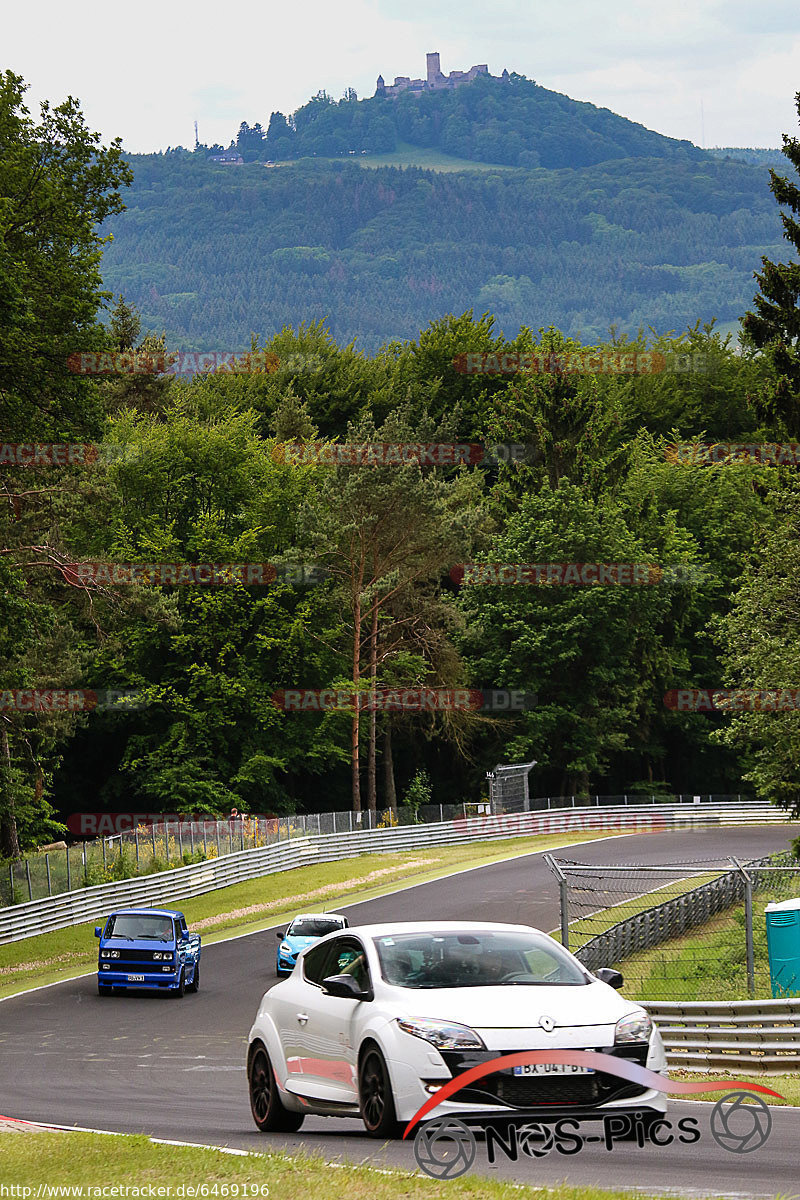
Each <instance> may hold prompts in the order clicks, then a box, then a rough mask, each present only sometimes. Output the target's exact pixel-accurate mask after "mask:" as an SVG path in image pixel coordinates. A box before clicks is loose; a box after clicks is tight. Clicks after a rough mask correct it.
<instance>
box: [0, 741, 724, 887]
mask: <svg viewBox="0 0 800 1200" xmlns="http://www.w3.org/2000/svg"><path fill="white" fill-rule="evenodd" d="M528 765H529V764H524V766H525V767H527V766H528ZM512 770H513V772H514V773H515V774H516V775H517V779H519V773H518V772H519V769H518V768H516V767H515V768H513V769H512ZM747 799H748V798H747V797H745V801H747ZM741 801H742V797H741V796H740V795H703V796H698V795H688V794H687V795H675V796H660V795H655V794H654V795H633V794H631V795H628V796H625V795H619V796H599V795H597V796H579V795H578V796H539V797H529V796H528V795H527V775H526V776H525V786H524V788H523V787H522V786H521V785H519V784H518V785H517V787H516V788H510V789H503V790H502V794H500V793H498V794H497V795H495V796H494V798H493V799H492V800H491V801H488V800H487V801H476V802H471V801H462V802H461V803H459V804H426V805H423V806H422V807H421V808H420V809H419V811H418V812H417V813H415V812H414V811H413V809H411V808H405V807H403V806H402V805H401V806H399V807H398V808H396V809H390V808H387V809H379V810H378V811H377V812H371V811H370V810H368V809H367V810H364V811H363V812H361V813H355V812H352V811H346V812H323V813H298V814H293V815H292V816H284V817H268V816H249V815H247V814H244V815H242V816H241V817H238V818H236V819H229V820H224V821H218V820H213V819H212V820H204V819H193V820H181V821H164V822H161V823H159V822H156V823H154V824H152V825H139V826H137V827H136V828H135V829H131V830H128V831H125V832H123V833H115V834H113V835H111V836H108V837H102V838H95V839H92V840H91V841H90V840H84V841H79V842H75V843H74V844H73V845H69V846H68V845H66V844H58V843H56V844H55V846H54V848H52V849H50V850H47V851H43V852H40V853H37V854H29V855H28V856H26V857H25V858H20V859H13V860H8V859H6V860H5V861H0V908H5V907H8V906H9V905H11V904H20V903H24V902H25V901H29V900H41V899H43V898H44V897H45V896H56V895H60V894H61V893H63V892H69V891H73V890H74V889H75V888H81V887H92V886H94V885H96V884H100V883H111V882H113V881H115V880H120V879H129V878H132V877H134V876H136V875H148V874H152V873H155V872H156V871H164V870H168V869H169V868H171V867H176V866H187V865H189V864H191V863H194V862H202V861H203V860H204V859H208V858H217V857H220V856H222V855H224V854H232V853H235V852H236V851H237V850H252V849H255V848H257V847H259V846H270V845H272V844H274V843H276V842H281V841H288V840H289V838H293V837H308V836H310V835H312V834H317V835H318V836H319V835H323V834H328V833H351V832H355V831H356V830H360V829H388V828H394V827H395V826H398V825H402V826H407V825H414V824H429V823H433V822H436V821H454V820H458V819H459V818H462V817H463V818H469V817H478V816H486V815H491V816H502V815H506V814H515V813H522V812H540V811H549V810H553V809H555V810H561V809H564V808H591V807H598V808H602V807H617V806H624V807H639V806H647V805H653V804H687V805H691V804H698V805H700V804H707V803H712V804H716V803H723V804H724V803H731V804H736V803H737V802H741ZM109 816H110V817H113V816H114V814H109Z"/></svg>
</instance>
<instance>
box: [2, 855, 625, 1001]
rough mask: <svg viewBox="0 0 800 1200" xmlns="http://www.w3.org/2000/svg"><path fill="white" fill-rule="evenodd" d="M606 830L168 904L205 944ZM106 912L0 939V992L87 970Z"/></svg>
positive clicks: (392, 858) (280, 877)
mask: <svg viewBox="0 0 800 1200" xmlns="http://www.w3.org/2000/svg"><path fill="white" fill-rule="evenodd" d="M609 836H613V834H611V833H609V834H606V833H585V832H579V833H574V834H569V833H567V834H563V833H562V834H545V835H542V836H540V837H522V838H520V837H516V838H504V839H502V840H500V841H487V842H471V843H467V844H465V845H461V846H437V847H431V848H430V849H426V850H424V851H420V850H413V851H407V852H404V853H398V854H363V855H360V856H359V857H358V858H348V859H343V860H341V861H340V862H331V863H316V864H314V865H311V866H308V867H295V868H293V869H292V870H290V871H281V872H276V873H275V874H272V875H261V876H259V877H258V878H257V879H250V880H247V882H245V883H237V884H234V885H233V886H231V887H227V888H219V889H218V890H216V891H213V892H207V893H206V894H205V895H204V896H197V897H195V898H194V899H188V900H184V901H179V900H176V901H175V902H174V904H172V905H171V907H176V908H180V909H181V910H182V911H183V912H184V913H185V914H186V919H187V922H188V923H189V925H190V926H191V927H192V928H195V929H199V930H200V931H201V933H202V935H203V942H204V944H205V945H209V944H212V943H213V942H215V941H220V940H221V939H222V938H224V937H226V936H230V935H231V934H234V933H235V934H242V933H258V932H259V930H262V929H269V928H270V927H271V926H273V925H276V924H280V923H281V922H282V921H284V920H288V919H289V918H290V917H292V916H294V914H295V912H297V911H299V910H302V909H309V910H322V909H325V908H327V909H329V910H330V909H333V908H334V907H335V905H336V903H337V902H339V903H345V902H350V901H355V900H368V899H371V898H372V897H374V896H382V895H385V894H386V893H387V892H392V891H396V890H398V889H399V888H401V887H404V886H406V885H407V884H408V883H409V881H412V880H413V882H414V883H425V882H427V881H428V880H431V879H438V878H441V876H443V875H449V874H451V873H452V872H454V871H463V870H468V869H469V868H470V867H476V866H487V865H489V864H490V863H493V862H499V861H501V860H503V859H506V858H515V857H517V856H518V855H522V854H530V853H532V852H535V851H543V850H549V849H554V848H556V847H558V846H566V845H572V844H574V843H576V842H587V841H594V840H596V839H597V838H599V837H609ZM106 915H107V913H105V912H104V911H103V910H102V909H98V912H97V919H96V920H92V921H88V922H86V923H85V924H81V925H72V926H70V927H69V928H68V929H59V930H55V931H54V932H53V933H43V934H39V935H38V936H36V937H31V938H25V939H24V940H23V941H20V942H10V943H9V944H7V945H4V946H0V998H2V997H4V996H12V995H15V994H16V993H17V992H21V991H24V990H25V989H26V988H31V987H38V986H40V985H41V984H45V983H55V982H58V981H59V980H62V979H70V978H74V976H76V975H80V974H83V973H84V972H86V971H91V970H92V968H93V967H95V965H96V963H97V943H96V941H95V939H94V926H95V924H99V923H100V921H101V920H102V919H103V918H104V917H105V916H106Z"/></svg>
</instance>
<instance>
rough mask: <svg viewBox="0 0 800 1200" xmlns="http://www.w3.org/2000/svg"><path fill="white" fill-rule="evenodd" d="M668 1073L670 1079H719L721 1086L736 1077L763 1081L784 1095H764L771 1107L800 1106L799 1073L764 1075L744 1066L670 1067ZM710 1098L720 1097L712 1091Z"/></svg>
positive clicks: (708, 1080)
mask: <svg viewBox="0 0 800 1200" xmlns="http://www.w3.org/2000/svg"><path fill="white" fill-rule="evenodd" d="M668 1074H669V1077H670V1079H701V1080H702V1081H703V1082H704V1083H712V1082H714V1081H715V1080H719V1084H720V1088H726V1087H728V1085H729V1084H731V1083H733V1081H734V1079H744V1080H746V1081H747V1082H748V1083H762V1084H764V1086H765V1087H768V1088H772V1090H773V1091H774V1092H780V1094H781V1095H782V1096H783V1097H784V1099H783V1100H776V1099H775V1097H774V1096H762V1097H761V1099H762V1100H765V1101H766V1103H767V1104H769V1105H770V1107H777V1108H798V1107H800V1076H798V1075H797V1074H793V1075H762V1074H761V1072H760V1071H748V1070H747V1069H746V1068H742V1070H741V1071H684V1070H681V1069H680V1068H678V1067H670V1068H669V1072H668ZM709 1098H710V1099H711V1100H714V1101H716V1100H719V1099H720V1097H719V1096H718V1095H717V1094H716V1093H712V1094H711V1096H710V1097H709ZM701 1099H702V1097H701Z"/></svg>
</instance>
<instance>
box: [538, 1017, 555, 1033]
mask: <svg viewBox="0 0 800 1200" xmlns="http://www.w3.org/2000/svg"><path fill="white" fill-rule="evenodd" d="M539 1024H540V1025H541V1027H542V1029H543V1030H544V1031H545V1033H552V1032H553V1030H554V1029H555V1024H556V1023H555V1021H554V1020H553V1018H552V1017H539Z"/></svg>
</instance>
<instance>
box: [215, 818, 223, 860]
mask: <svg viewBox="0 0 800 1200" xmlns="http://www.w3.org/2000/svg"><path fill="white" fill-rule="evenodd" d="M214 824H215V825H216V828H217V858H221V857H222V848H221V846H220V844H219V821H215V822H214Z"/></svg>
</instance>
